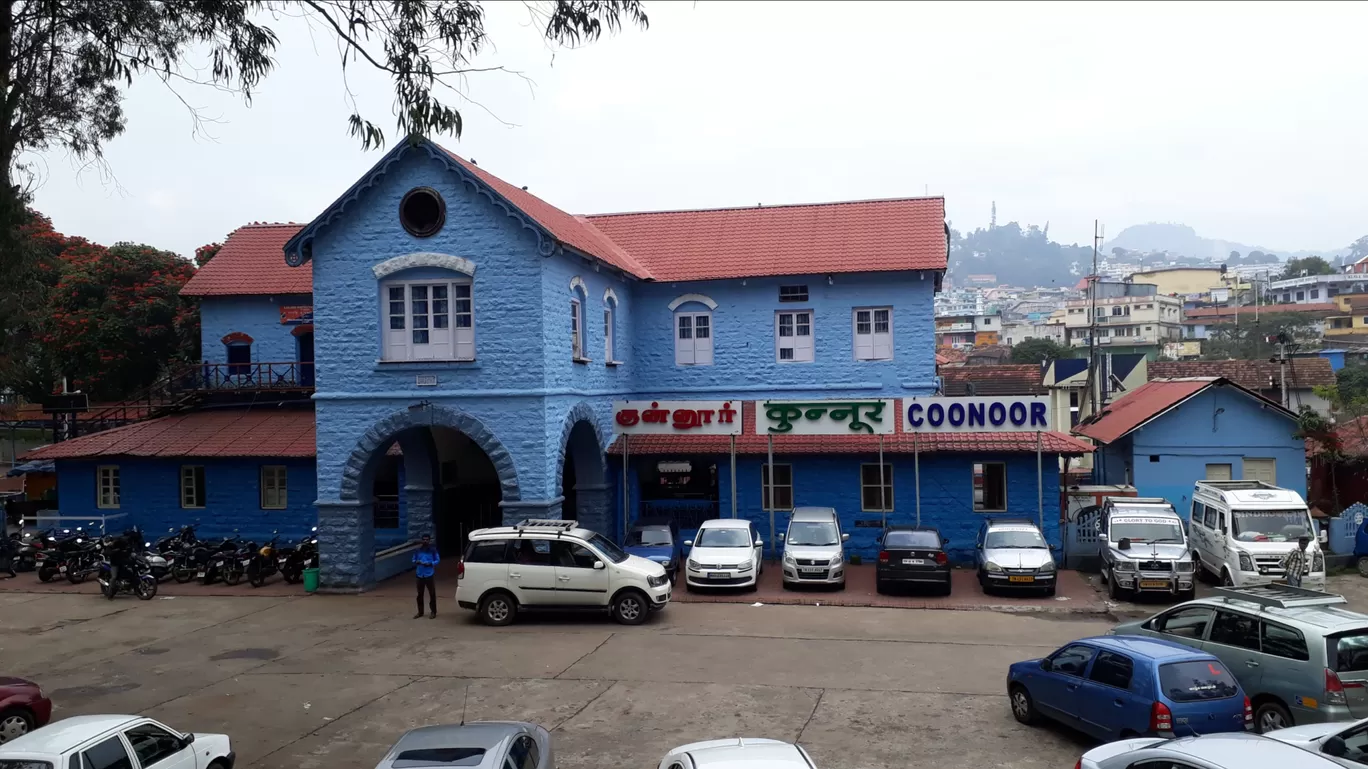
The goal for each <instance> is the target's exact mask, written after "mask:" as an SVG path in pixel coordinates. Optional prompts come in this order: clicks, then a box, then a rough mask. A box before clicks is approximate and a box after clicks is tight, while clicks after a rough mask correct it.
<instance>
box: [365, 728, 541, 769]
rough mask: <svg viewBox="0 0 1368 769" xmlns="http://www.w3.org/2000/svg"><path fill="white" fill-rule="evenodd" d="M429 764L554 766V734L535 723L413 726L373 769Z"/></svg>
mask: <svg viewBox="0 0 1368 769" xmlns="http://www.w3.org/2000/svg"><path fill="white" fill-rule="evenodd" d="M425 767H471V769H475V768H478V769H509V768H510V767H511V769H556V754H555V752H554V751H553V750H552V748H551V735H550V733H548V732H547V731H546V730H545V729H543V728H541V727H540V726H538V725H536V724H529V723H523V722H521V721H472V722H471V723H468V724H447V725H444V726H423V727H419V728H417V729H411V730H409V731H407V732H405V733H404V736H402V737H400V738H399V741H398V742H396V743H394V747H392V748H390V749H389V752H388V753H386V754H385V757H384V758H382V759H380V763H378V764H376V767H375V769H424V768H425Z"/></svg>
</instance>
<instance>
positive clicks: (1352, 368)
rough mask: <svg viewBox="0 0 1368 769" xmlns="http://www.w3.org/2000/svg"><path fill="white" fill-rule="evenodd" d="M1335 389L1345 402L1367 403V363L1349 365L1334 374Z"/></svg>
mask: <svg viewBox="0 0 1368 769" xmlns="http://www.w3.org/2000/svg"><path fill="white" fill-rule="evenodd" d="M1335 388H1336V389H1337V390H1338V391H1339V393H1338V394H1339V397H1340V398H1342V399H1343V400H1344V401H1346V402H1352V403H1358V402H1364V403H1368V363H1350V364H1348V365H1346V366H1345V367H1344V368H1341V369H1340V370H1339V371H1338V372H1336V373H1335Z"/></svg>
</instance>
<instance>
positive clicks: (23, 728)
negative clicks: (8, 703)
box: [0, 708, 34, 745]
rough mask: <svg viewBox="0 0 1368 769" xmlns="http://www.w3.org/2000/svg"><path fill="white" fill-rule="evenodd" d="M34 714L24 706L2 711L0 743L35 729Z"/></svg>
mask: <svg viewBox="0 0 1368 769" xmlns="http://www.w3.org/2000/svg"><path fill="white" fill-rule="evenodd" d="M33 727H34V723H33V714H32V713H30V712H28V711H27V710H25V709H23V708H10V709H9V710H3V711H0V745H4V744H5V743H6V742H9V741H10V740H17V739H19V738H20V737H23V736H24V735H25V734H28V733H29V732H31V731H33Z"/></svg>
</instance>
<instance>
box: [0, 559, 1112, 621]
mask: <svg viewBox="0 0 1368 769" xmlns="http://www.w3.org/2000/svg"><path fill="white" fill-rule="evenodd" d="M455 567H456V563H455V561H447V562H445V563H443V564H442V565H441V567H440V568H439V573H438V580H437V581H438V584H441V585H455V584H456V569H455ZM846 568H847V570H848V573H847V577H846V586H845V589H844V590H832V589H829V588H824V587H811V588H803V589H801V590H785V589H784V588H783V585H782V584H781V582H782V579H781V572H780V570H779V569H778V568H777V567H776V566H775V565H773V564H771V565H768V566H766V568H765V572H764V574H762V575H761V583H760V587H759V589H757V590H756V591H755V592H740V591H737V590H734V589H730V590H700V591H698V592H693V593H690V592H688V591H685V590H684V589H683V585H679V586H677V589H676V591H675V596H674V597H675V600H676V601H678V602H681V603H744V604H751V603H755V602H757V601H759V602H761V603H764V604H796V605H804V606H816V605H819V604H820V605H822V606H876V607H889V608H900V609H954V610H977V611H983V610H991V611H1024V612H1066V613H1082V614H1104V613H1106V611H1107V605H1106V602H1105V601H1104V600H1103V597H1102V596H1101V595H1099V594H1098V592H1097V591H1096V590H1094V589H1093V587H1092V586H1091V584H1090V583H1089V581H1088V578H1087V575H1084V574H1079V573H1078V572H1072V571H1064V572H1060V574H1059V586H1058V589H1057V590H1056V594H1055V596H1054V597H1052V598H1047V597H1042V596H1041V595H1040V594H1039V592H1037V591H1031V592H1023V593H1014V594H1011V595H991V596H990V595H984V593H983V590H981V589H980V588H979V586H978V581H977V580H975V579H974V574H973V572H972V571H965V570H960V569H957V570H956V571H955V572H954V578H955V582H954V588H953V590H952V591H951V594H950V595H949V596H939V595H933V594H932V593H933V592H934V591H932V590H928V589H925V588H909V589H898V590H897V591H896V592H894V593H893V594H889V595H883V594H880V593H878V592H877V591H876V590H875V589H874V567H873V566H847V567H846ZM12 591H18V592H40V593H89V594H91V595H95V594H98V593H99V588H98V587H97V586H96V584H95V582H94V581H93V580H87V581H86V582H84V583H81V584H79V585H72V584H70V583H69V582H67V581H66V580H64V579H63V580H54V581H52V582H48V583H42V582H39V581H38V577H37V576H36V574H34V573H23V574H20V575H19V576H18V577H16V578H14V579H0V593H4V592H12ZM303 592H304V588H303V587H302V586H300V585H288V584H286V583H285V582H284V580H282V579H281V578H280V577H279V576H276V577H272V578H271V579H270V580H269V581H268V582H267V583H266V584H265V585H263V586H261V587H260V588H253V587H252V586H251V585H249V584H247V583H246V582H243V583H241V584H239V585H235V586H229V585H225V584H223V583H222V582H218V583H215V584H213V585H207V586H206V585H201V584H199V583H197V582H191V583H188V584H185V585H178V584H176V583H175V582H172V581H169V580H168V581H166V582H163V583H161V585H160V586H159V588H158V594H159V595H168V596H210V595H216V596H257V597H261V596H272V597H276V596H291V597H295V596H299V595H302V594H303ZM373 592H374V593H376V594H378V595H381V596H395V597H399V596H406V595H409V594H410V593H412V592H413V577H412V575H411V574H401V575H399V576H398V577H395V578H394V579H391V580H389V581H388V582H385V583H382V584H381V585H380V586H379V587H377V588H376V589H375V591H373Z"/></svg>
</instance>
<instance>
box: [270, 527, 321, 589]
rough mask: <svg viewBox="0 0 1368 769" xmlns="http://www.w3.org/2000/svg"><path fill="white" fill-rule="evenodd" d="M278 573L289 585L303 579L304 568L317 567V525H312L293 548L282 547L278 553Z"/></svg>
mask: <svg viewBox="0 0 1368 769" xmlns="http://www.w3.org/2000/svg"><path fill="white" fill-rule="evenodd" d="M278 560H280V561H281V563H280V574H281V576H283V577H284V578H285V581H286V582H288V583H289V584H291V585H294V584H297V583H299V582H300V581H301V580H303V579H304V570H305V569H316V568H318V527H317V526H315V527H313V530H312V531H311V532H309V535H308V536H306V537H304V538H303V539H301V540H299V544H298V545H297V546H295V547H293V548H282V549H281V551H280V553H279V554H278Z"/></svg>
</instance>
